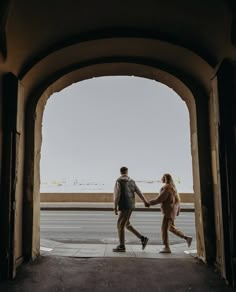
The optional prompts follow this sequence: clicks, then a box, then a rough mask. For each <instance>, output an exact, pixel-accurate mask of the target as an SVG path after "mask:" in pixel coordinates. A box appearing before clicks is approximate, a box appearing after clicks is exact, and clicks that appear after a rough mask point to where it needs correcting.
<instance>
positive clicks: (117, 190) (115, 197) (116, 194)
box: [113, 181, 120, 215]
mask: <svg viewBox="0 0 236 292" xmlns="http://www.w3.org/2000/svg"><path fill="white" fill-rule="evenodd" d="M119 200H120V184H119V183H118V181H116V184H115V187H114V195H113V201H114V212H115V214H116V215H118V203H119Z"/></svg>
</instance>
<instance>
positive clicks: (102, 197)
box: [40, 193, 194, 203]
mask: <svg viewBox="0 0 236 292" xmlns="http://www.w3.org/2000/svg"><path fill="white" fill-rule="evenodd" d="M144 195H145V196H146V198H147V199H153V198H155V197H156V196H157V195H158V193H144ZM180 198H181V202H182V203H194V194H193V193H180ZM40 201H41V202H88V203H89V202H91V203H92V202H93V203H95V202H107V203H109V202H112V201H113V193H41V194H40ZM136 201H137V202H139V201H141V200H140V199H139V197H138V196H136Z"/></svg>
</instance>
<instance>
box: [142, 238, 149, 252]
mask: <svg viewBox="0 0 236 292" xmlns="http://www.w3.org/2000/svg"><path fill="white" fill-rule="evenodd" d="M148 240H149V238H148V237H142V238H141V244H142V250H144V249H145V247H146V245H147V243H148Z"/></svg>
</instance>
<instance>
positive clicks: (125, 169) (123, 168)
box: [120, 166, 128, 174]
mask: <svg viewBox="0 0 236 292" xmlns="http://www.w3.org/2000/svg"><path fill="white" fill-rule="evenodd" d="M127 172H128V168H127V167H126V166H122V167H121V169H120V173H121V174H126V173H127Z"/></svg>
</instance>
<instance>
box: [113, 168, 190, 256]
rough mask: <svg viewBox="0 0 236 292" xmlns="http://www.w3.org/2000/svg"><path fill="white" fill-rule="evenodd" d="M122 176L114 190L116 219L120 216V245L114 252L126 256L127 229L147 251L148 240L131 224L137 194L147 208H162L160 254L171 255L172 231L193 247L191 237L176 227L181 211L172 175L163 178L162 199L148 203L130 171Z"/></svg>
mask: <svg viewBox="0 0 236 292" xmlns="http://www.w3.org/2000/svg"><path fill="white" fill-rule="evenodd" d="M120 174H121V176H120V177H119V178H118V179H117V180H116V184H115V188H114V211H115V214H116V215H118V214H119V217H118V221H117V231H118V237H119V245H118V246H117V247H116V248H114V249H113V251H114V252H125V228H127V229H128V230H129V231H130V232H132V233H133V234H134V235H136V236H137V237H138V238H139V239H140V241H141V245H142V249H143V250H144V249H145V247H146V245H147V243H148V240H149V239H148V237H146V236H144V235H142V234H140V233H139V232H138V231H137V230H136V229H135V228H134V227H133V226H132V225H131V223H130V217H131V214H132V212H133V210H134V208H135V194H137V195H138V196H139V197H140V198H141V200H142V201H143V202H144V205H145V207H150V206H152V205H157V204H161V209H162V213H163V220H162V226H161V231H162V241H163V245H164V247H163V248H162V249H161V250H160V253H171V249H170V245H169V239H168V231H170V232H172V233H174V234H175V235H177V236H179V237H180V238H183V239H185V240H186V242H187V245H188V247H190V245H191V243H192V237H190V236H187V235H185V234H184V233H183V232H182V231H180V230H178V229H177V228H176V227H175V224H174V220H175V217H176V216H178V215H179V211H180V197H179V194H178V192H177V190H176V187H175V184H174V182H173V179H172V177H171V175H170V174H168V173H166V174H164V175H163V177H162V182H163V184H164V185H163V187H162V188H161V190H160V193H159V195H158V196H157V197H156V198H154V199H152V200H150V201H148V200H147V199H146V198H145V196H144V195H143V193H142V192H141V191H140V189H139V188H138V186H137V185H136V183H135V181H134V180H132V179H131V178H130V177H129V176H128V168H127V167H125V166H123V167H121V169H120Z"/></svg>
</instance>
